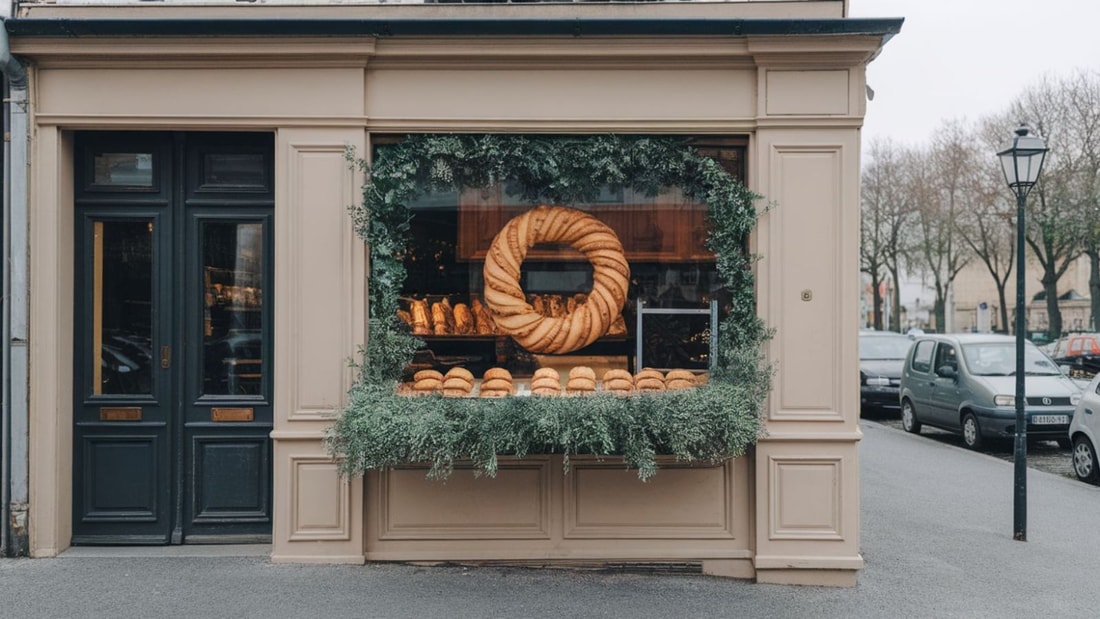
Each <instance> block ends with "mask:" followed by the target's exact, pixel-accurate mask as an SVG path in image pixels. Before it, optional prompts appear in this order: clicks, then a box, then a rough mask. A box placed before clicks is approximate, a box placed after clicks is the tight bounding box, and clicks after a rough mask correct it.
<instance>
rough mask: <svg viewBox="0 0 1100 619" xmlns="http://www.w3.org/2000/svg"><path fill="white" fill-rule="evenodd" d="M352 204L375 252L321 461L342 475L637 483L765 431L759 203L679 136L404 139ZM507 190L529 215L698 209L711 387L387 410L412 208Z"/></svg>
mask: <svg viewBox="0 0 1100 619" xmlns="http://www.w3.org/2000/svg"><path fill="white" fill-rule="evenodd" d="M348 159H349V161H350V162H352V163H353V164H354V165H357V166H359V167H360V169H361V170H362V171H363V172H364V173H365V175H366V183H365V185H364V187H363V201H362V203H360V204H357V205H354V206H352V207H351V209H350V210H351V216H352V219H353V222H354V225H355V228H356V231H357V232H358V233H359V235H360V236H361V237H362V238H363V239H364V240H365V241H366V242H367V245H368V247H369V251H370V256H369V257H370V281H369V283H368V295H369V319H370V332H369V334H368V340H367V347H366V349H365V351H364V354H363V356H364V359H363V362H362V365H361V366H360V368H359V370H360V372H359V379H358V380H357V381H356V383H355V385H354V386H353V387H352V389H351V391H350V394H349V402H348V405H347V407H346V409H345V410H344V412H343V414H342V415H341V417H340V418H339V419H338V420H337V422H336V423H335V424H334V425H333V426H332V428H331V429H330V430H329V433H328V435H327V438H326V442H327V445H328V448H329V451H330V452H331V453H332V454H333V455H335V456H338V457H340V458H341V461H342V466H343V468H344V471H345V472H346V473H349V474H361V473H363V472H365V471H367V470H372V469H383V468H387V467H392V466H395V465H397V464H402V463H410V462H422V463H427V464H430V465H431V470H430V473H429V474H430V475H431V476H435V477H446V476H447V475H449V474H450V472H451V471H452V469H453V466H454V463H455V462H456V461H457V460H469V461H472V462H473V464H474V465H475V466H476V467H477V468H478V469H479V470H481V471H484V472H486V473H489V474H493V473H495V471H496V465H497V455H498V454H511V455H516V456H524V455H526V454H529V453H562V454H565V455H566V456H567V459H566V462H567V463H568V456H569V455H572V454H595V455H621V456H622V457H623V459H624V461H625V462H626V464H627V466H629V467H632V468H636V469H637V470H638V475H639V477H641V478H642V479H646V478H648V477H649V476H651V475H653V474H654V473H655V472H656V463H655V456H656V455H658V454H668V455H673V456H675V457H676V458H678V459H680V460H686V461H693V460H704V461H710V462H719V461H723V460H726V459H729V458H733V457H737V456H739V455H742V454H743V453H744V452H745V450H746V449H747V448H748V447H749V446H750V445H752V444H754V443H755V441H756V438H757V436H758V435H759V434H760V432H761V431H762V424H761V422H760V416H761V412H762V410H763V405H764V400H765V398H766V397H767V394H768V392H769V390H770V385H771V368H770V367H769V366H767V364H766V363H765V362H764V359H763V355H762V350H761V345H762V343H763V342H764V341H765V340H766V339H767V338H768V337H770V332H769V331H768V330H767V329H766V328H765V327H764V325H763V323H762V321H761V320H760V319H759V317H758V316H757V314H756V295H755V290H754V280H753V271H752V262H753V259H754V257H753V256H752V255H751V253H750V252H749V251H748V249H747V239H748V235H749V233H750V232H751V231H752V229H753V228H754V226H755V225H756V219H757V209H756V202H757V200H758V199H759V196H757V195H755V194H753V193H752V192H751V191H749V190H748V189H746V188H745V187H744V185H742V184H741V183H740V182H739V181H738V180H737V179H735V178H734V177H732V176H731V175H730V174H729V173H727V172H726V171H725V170H724V169H723V168H722V167H721V166H720V165H719V164H718V163H717V162H715V161H714V160H713V159H710V158H709V157H705V156H702V155H700V154H699V153H698V152H697V151H696V150H695V149H693V148H691V147H690V146H689V145H688V144H687V143H686V141H684V140H682V139H679V138H666V137H644V136H620V135H598V136H522V135H414V136H409V137H408V138H407V139H406V140H404V141H402V142H400V143H397V144H392V145H386V146H383V147H380V148H379V150H378V153H377V159H376V161H374V162H373V164H369V163H368V162H366V161H365V160H364V159H361V158H358V157H357V156H356V155H355V153H354V152H352V151H349V152H348ZM504 181H507V182H508V183H509V189H510V190H512V191H518V192H519V194H520V195H521V196H522V198H523V199H524V200H527V201H529V202H531V203H532V205H534V204H561V205H570V204H576V203H579V202H590V201H593V200H594V199H595V198H596V197H597V196H598V195H599V193H600V190H601V189H602V188H603V187H608V186H609V187H611V188H613V189H617V188H623V187H630V188H633V189H634V190H635V191H640V192H643V193H645V194H647V195H656V194H657V192H658V191H659V190H661V189H662V188H666V187H678V188H679V189H680V190H681V191H682V192H683V193H684V194H685V195H686V196H687V197H688V198H692V199H695V200H698V201H700V202H702V203H704V204H706V205H707V207H708V213H709V218H710V224H711V232H710V235H709V238H708V247H709V248H710V249H711V250H712V251H714V252H715V254H716V256H717V265H716V267H717V270H718V273H719V275H720V276H721V277H722V279H723V281H724V283H725V285H726V288H727V290H728V292H729V295H730V305H729V307H728V308H727V309H728V312H727V315H726V317H725V318H724V319H723V321H722V323H721V325H720V329H719V345H718V357H717V359H715V368H714V369H713V371H712V373H711V380H710V384H709V385H706V386H702V387H699V388H696V389H691V390H687V391H682V392H667V393H660V394H636V395H634V396H631V397H615V396H613V395H610V394H595V395H592V396H584V397H583V405H579V406H578V399H577V398H574V397H509V398H499V399H496V398H444V397H441V396H420V397H410V396H398V395H396V393H395V392H396V386H397V381H398V380H399V379H400V376H401V372H402V370H403V368H404V367H405V366H406V365H407V363H408V362H409V360H410V359H411V355H412V353H413V352H414V351H415V349H416V348H417V347H418V346H419V345H420V342H419V340H417V339H416V338H414V337H413V336H412V335H410V334H409V333H408V328H407V327H406V326H405V325H404V324H403V323H402V322H401V321H400V320H399V319H398V318H397V310H398V308H399V302H398V295H399V292H400V290H401V286H402V283H403V282H404V280H405V276H406V273H405V268H404V265H403V254H404V252H405V249H406V246H407V243H408V233H409V222H410V220H411V217H412V215H411V212H410V209H409V208H408V206H407V205H408V203H409V202H410V201H412V200H413V199H415V198H416V197H418V196H419V195H420V194H421V192H425V191H453V190H457V189H461V188H467V187H473V188H485V187H491V186H493V185H495V184H497V183H500V182H504Z"/></svg>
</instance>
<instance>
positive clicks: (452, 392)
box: [443, 389, 470, 398]
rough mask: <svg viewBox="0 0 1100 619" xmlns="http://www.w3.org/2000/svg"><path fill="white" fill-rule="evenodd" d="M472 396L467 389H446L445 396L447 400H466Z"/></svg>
mask: <svg viewBox="0 0 1100 619" xmlns="http://www.w3.org/2000/svg"><path fill="white" fill-rule="evenodd" d="M468 395H470V392H469V391H468V390H466V389H444V390H443V396H444V397H447V398H464V397H466V396H468Z"/></svg>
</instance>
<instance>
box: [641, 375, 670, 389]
mask: <svg viewBox="0 0 1100 619" xmlns="http://www.w3.org/2000/svg"><path fill="white" fill-rule="evenodd" d="M634 389H635V391H664V390H665V381H663V380H661V379H659V378H653V377H651V376H649V377H641V378H636V379H635V380H634Z"/></svg>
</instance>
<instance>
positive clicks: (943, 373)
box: [936, 365, 959, 379]
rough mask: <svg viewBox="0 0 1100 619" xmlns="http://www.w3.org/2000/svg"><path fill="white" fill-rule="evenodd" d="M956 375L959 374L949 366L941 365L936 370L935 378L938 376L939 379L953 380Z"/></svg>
mask: <svg viewBox="0 0 1100 619" xmlns="http://www.w3.org/2000/svg"><path fill="white" fill-rule="evenodd" d="M958 375H959V374H958V372H956V371H955V368H954V367H953V366H950V365H941V366H940V367H938V368H936V376H939V377H940V378H951V379H954V378H957V377H958Z"/></svg>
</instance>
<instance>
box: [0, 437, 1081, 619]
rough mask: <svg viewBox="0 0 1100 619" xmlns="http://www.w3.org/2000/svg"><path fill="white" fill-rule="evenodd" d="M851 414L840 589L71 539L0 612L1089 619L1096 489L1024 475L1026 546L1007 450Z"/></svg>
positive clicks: (268, 617)
mask: <svg viewBox="0 0 1100 619" xmlns="http://www.w3.org/2000/svg"><path fill="white" fill-rule="evenodd" d="M860 427H861V429H862V431H863V434H864V436H863V441H862V442H861V444H860V471H861V472H860V497H861V512H860V532H859V535H860V548H861V553H862V555H863V558H864V561H865V565H864V569H863V571H862V572H861V573H860V575H859V583H858V585H857V586H856V587H853V588H848V589H831V588H820V587H793V586H778V585H758V584H754V583H751V582H748V581H741V580H730V579H722V578H713V577H707V576H702V575H698V574H665V573H628V572H621V571H614V570H612V571H578V570H546V569H519V568H500V567H480V568H466V567H461V566H447V567H431V568H426V567H417V566H413V565H405V564H371V565H365V566H350V565H281V564H272V563H270V562H269V561H268V560H267V558H266V557H265V556H263V555H262V554H261V555H259V556H217V555H216V554H212V553H214V551H218V550H222V549H219V548H212V547H186V546H184V547H174V548H170V549H158V548H146V549H119V550H113V549H105V550H103V549H78V550H81V551H84V552H75V551H74V552H69V553H65V554H63V555H62V556H61V557H58V558H54V559H0V617H4V618H5V619H6V618H7V617H12V618H16V617H17V618H19V619H37V618H43V617H46V618H53V617H93V618H98V617H105V618H106V617H110V618H118V619H123V618H127V617H141V618H143V619H144V618H148V617H158V618H159V617H241V618H244V617H257V618H260V617H262V618H264V619H280V618H283V617H306V618H313V617H325V618H326V619H329V618H341V617H385V618H395V619H396V618H401V617H410V618H412V617H416V618H423V617H446V618H448V619H450V618H465V617H471V618H477V619H483V618H494V617H501V618H509V619H512V618H527V617H530V618H534V619H542V618H544V617H554V618H559V617H560V618H565V617H578V618H589V617H623V618H627V619H641V618H648V617H659V618H661V619H668V618H679V617H690V618H694V617H753V618H769V617H776V618H783V619H787V618H800V617H811V618H813V619H831V618H837V619H863V618H873V619H881V618H886V617H906V618H910V617H915V618H923V617H929V618H937V619H939V618H950V617H965V618H967V619H971V618H985V617H989V618H991V619H992V618H997V619H1001V618H1004V617H1043V616H1051V617H1063V616H1070V617H1072V616H1094V615H1095V614H1096V609H1097V608H1100V587H1097V584H1096V583H1097V580H1096V575H1097V574H1100V527H1097V526H1096V518H1097V514H1100V488H1097V487H1094V486H1089V485H1087V484H1083V483H1080V482H1077V481H1076V480H1070V479H1066V478H1065V477H1063V476H1060V475H1052V474H1047V473H1044V472H1042V471H1037V470H1031V471H1029V474H1028V479H1029V481H1028V487H1029V512H1028V541H1027V542H1018V541H1014V540H1013V539H1012V530H1013V517H1012V513H1013V509H1012V506H1013V493H1012V479H1013V470H1012V469H1013V467H1012V465H1011V464H1010V463H1008V462H1003V461H1002V460H1000V459H998V458H993V457H989V456H988V455H985V454H981V453H976V452H973V451H969V450H966V449H963V448H958V447H955V446H954V445H952V444H950V443H948V442H944V441H940V440H937V439H936V438H932V435H931V434H929V436H927V437H925V436H913V435H910V434H905V433H904V432H901V431H900V430H895V429H893V428H890V427H888V425H884V424H880V423H876V422H868V421H864V422H863V423H861V424H860ZM97 550H102V551H101V552H96V551H97ZM124 553H128V555H129V556H122V555H123V554H124ZM254 554H255V553H254Z"/></svg>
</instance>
